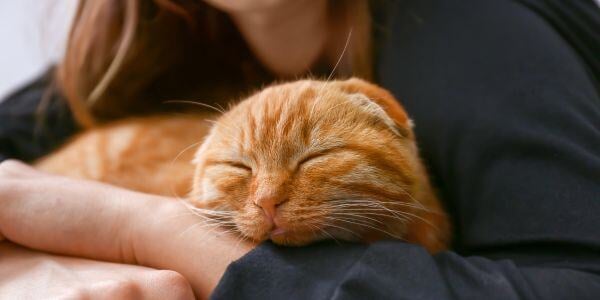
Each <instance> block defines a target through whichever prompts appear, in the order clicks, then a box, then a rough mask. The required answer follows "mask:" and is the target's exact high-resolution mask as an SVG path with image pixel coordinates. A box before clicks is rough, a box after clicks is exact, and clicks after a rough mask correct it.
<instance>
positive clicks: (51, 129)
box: [0, 70, 78, 162]
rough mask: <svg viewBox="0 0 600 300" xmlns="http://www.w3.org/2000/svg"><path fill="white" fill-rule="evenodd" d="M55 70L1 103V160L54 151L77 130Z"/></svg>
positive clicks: (33, 156) (34, 156) (32, 157)
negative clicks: (54, 78)
mask: <svg viewBox="0 0 600 300" xmlns="http://www.w3.org/2000/svg"><path fill="white" fill-rule="evenodd" d="M51 74H52V72H51V70H50V71H48V72H46V73H45V74H43V75H42V76H40V77H39V78H36V79H35V80H34V81H32V82H30V83H28V84H27V85H25V86H24V87H22V88H20V89H19V90H17V91H16V92H14V93H12V94H11V95H9V96H8V97H7V98H6V99H4V100H3V101H2V102H0V161H2V160H5V159H7V158H16V159H20V160H23V161H27V162H30V161H33V160H35V159H36V158H39V157H40V156H42V155H44V154H46V153H48V152H50V151H52V150H53V149H54V148H56V147H57V146H59V145H60V144H62V143H63V142H64V141H65V139H67V138H68V137H69V136H71V135H73V134H74V133H75V132H76V131H77V130H78V126H77V125H76V123H75V121H74V120H73V117H72V115H71V112H70V110H69V108H68V106H67V104H66V102H65V101H64V99H62V97H61V96H60V94H59V93H58V92H57V90H56V88H54V87H53V86H52V78H51V76H52V75H51Z"/></svg>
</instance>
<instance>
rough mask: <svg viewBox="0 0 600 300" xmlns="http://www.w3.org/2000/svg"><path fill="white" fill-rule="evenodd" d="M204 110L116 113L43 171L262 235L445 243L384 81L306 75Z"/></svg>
mask: <svg viewBox="0 0 600 300" xmlns="http://www.w3.org/2000/svg"><path fill="white" fill-rule="evenodd" d="M206 117H207V116H187V117H182V116H172V117H167V116H161V117H148V118H138V119H128V120H123V121H119V122H116V123H113V124H110V125H107V126H105V127H100V128H96V129H92V130H90V131H88V132H85V133H83V134H81V135H79V136H78V137H76V138H74V139H73V141H71V142H70V143H68V144H67V145H66V146H64V147H63V148H61V149H60V150H58V151H57V152H55V153H53V154H51V155H49V156H47V157H45V158H44V159H42V160H41V161H40V162H38V164H37V167H38V168H40V169H42V170H46V171H48V172H52V173H57V174H62V175H67V176H73V177H78V178H86V179H93V180H99V181H104V182H108V183H111V184H115V185H118V186H122V187H126V188H130V189H134V190H138V191H142V192H147V193H154V194H162V195H170V196H172V195H180V196H183V195H185V197H186V199H187V201H188V202H189V203H191V204H192V205H193V206H194V207H196V208H197V211H198V212H200V213H202V212H207V213H208V215H209V216H213V217H214V216H218V217H217V218H218V219H219V222H220V223H221V224H224V225H225V226H231V227H232V228H234V229H235V230H236V231H237V232H238V233H239V234H240V235H242V236H244V237H246V238H250V239H252V240H256V241H263V240H266V239H271V240H272V241H273V242H275V243H278V244H282V245H305V244H308V243H311V242H314V241H316V240H321V239H330V238H334V239H342V240H351V241H373V240H379V239H386V238H397V239H403V240H406V241H409V242H413V243H417V244H421V245H423V246H424V247H426V248H427V249H428V250H429V251H431V252H436V251H440V250H442V249H445V248H446V247H447V243H448V240H449V222H448V220H447V217H446V215H445V214H444V212H443V210H442V208H441V205H440V203H439V201H438V199H437V197H436V195H435V193H434V191H433V189H432V187H431V185H430V183H429V179H428V177H427V174H426V170H425V168H424V166H423V164H422V162H421V160H420V159H419V155H418V150H417V146H416V143H415V139H414V135H413V132H412V129H411V126H412V125H411V121H410V119H409V118H408V116H407V115H406V113H405V112H404V110H403V109H402V107H401V106H400V105H399V104H398V102H397V101H396V100H395V99H394V97H393V96H392V95H391V94H390V93H389V92H387V91H385V90H384V89H382V88H379V87H377V86H375V85H373V84H370V83H367V82H365V81H362V80H359V79H349V80H345V81H330V82H324V81H316V80H302V81H296V82H292V83H286V84H280V85H274V86H271V87H268V88H266V89H264V90H262V91H260V92H258V93H256V94H254V95H253V96H251V97H249V98H248V99H246V100H244V101H241V102H240V103H238V104H237V105H235V106H233V107H232V108H231V109H230V110H229V111H227V112H225V113H224V114H223V115H220V116H219V117H218V119H217V120H216V122H215V123H214V125H213V126H208V124H207V122H204V119H205V118H206ZM192 158H193V159H192Z"/></svg>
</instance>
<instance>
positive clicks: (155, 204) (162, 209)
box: [131, 196, 255, 298]
mask: <svg viewBox="0 0 600 300" xmlns="http://www.w3.org/2000/svg"><path fill="white" fill-rule="evenodd" d="M150 197H151V198H153V199H150V198H149V199H148V202H147V204H148V205H147V206H146V207H144V208H142V209H141V211H140V212H139V213H138V214H137V216H136V218H135V224H134V225H133V227H132V234H133V235H132V238H131V240H132V243H133V244H132V247H133V252H134V253H135V255H136V260H137V262H138V264H140V265H144V266H148V267H152V268H156V269H168V270H173V271H176V272H178V273H180V274H182V275H183V276H184V277H186V278H187V279H188V280H189V281H190V283H191V285H192V288H193V289H194V293H195V294H196V296H197V297H200V298H205V297H208V296H209V295H210V293H211V292H212V290H213V289H214V288H215V287H216V285H217V284H218V282H219V280H220V279H221V277H222V276H223V274H224V272H225V270H226V268H227V266H228V265H229V264H230V263H231V262H233V261H235V260H237V259H238V258H240V257H241V256H243V255H244V254H246V253H247V252H249V251H250V250H251V249H252V248H253V247H254V246H255V244H254V243H252V242H248V241H246V240H243V239H242V238H240V237H239V236H236V235H234V234H231V233H228V232H226V230H224V229H222V228H220V227H218V226H213V225H207V223H206V221H205V220H204V219H202V218H201V217H199V216H196V215H194V214H193V213H192V212H191V211H190V210H189V209H188V208H187V207H185V205H184V204H183V203H181V202H179V201H175V200H173V199H170V198H162V197H154V196H150Z"/></svg>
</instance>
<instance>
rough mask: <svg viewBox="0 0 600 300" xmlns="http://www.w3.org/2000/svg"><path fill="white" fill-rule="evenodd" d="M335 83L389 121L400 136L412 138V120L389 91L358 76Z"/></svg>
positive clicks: (364, 105) (355, 99) (369, 109)
mask: <svg viewBox="0 0 600 300" xmlns="http://www.w3.org/2000/svg"><path fill="white" fill-rule="evenodd" d="M336 84H337V86H338V87H339V88H340V89H341V90H342V91H344V92H346V93H348V94H350V95H351V99H353V101H356V102H358V103H359V104H360V105H361V106H363V107H365V108H366V109H367V110H368V111H369V112H372V113H374V114H376V115H380V116H381V117H382V118H383V120H384V121H386V123H390V126H392V127H393V128H394V131H395V132H396V133H398V134H399V135H400V136H403V137H406V138H413V132H412V127H413V122H412V120H411V119H409V118H408V115H407V114H406V111H404V108H403V107H402V105H400V103H399V102H398V101H397V100H396V98H394V96H393V95H392V94H391V93H390V92H388V91H387V90H385V89H383V88H381V87H379V86H377V85H375V84H372V83H369V82H367V81H364V80H362V79H359V78H350V79H347V80H344V81H337V82H336ZM361 98H362V99H361ZM365 98H366V99H365ZM374 105H375V106H374ZM382 114H383V115H382Z"/></svg>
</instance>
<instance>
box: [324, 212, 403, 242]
mask: <svg viewBox="0 0 600 300" xmlns="http://www.w3.org/2000/svg"><path fill="white" fill-rule="evenodd" d="M333 220H336V221H341V222H346V223H349V224H354V225H358V226H361V227H367V228H370V229H373V230H376V231H379V232H382V233H385V234H387V235H388V236H391V237H393V238H395V239H403V238H402V237H401V236H397V235H395V234H393V233H390V232H388V231H387V230H383V229H381V228H378V227H375V226H372V225H370V224H365V223H361V222H356V220H352V219H347V218H339V217H337V218H333Z"/></svg>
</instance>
